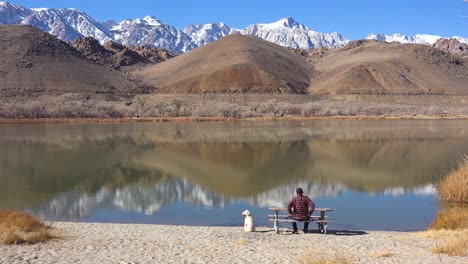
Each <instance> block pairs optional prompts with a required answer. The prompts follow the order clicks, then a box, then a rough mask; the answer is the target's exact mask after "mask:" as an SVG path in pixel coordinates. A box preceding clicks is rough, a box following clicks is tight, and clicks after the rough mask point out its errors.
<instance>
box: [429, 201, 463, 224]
mask: <svg viewBox="0 0 468 264" xmlns="http://www.w3.org/2000/svg"><path fill="white" fill-rule="evenodd" d="M463 228H468V208H466V207H459V206H456V207H449V208H447V209H443V210H441V211H440V212H439V213H438V214H437V217H436V220H435V221H434V223H432V225H431V229H434V230H442V229H447V230H457V229H463Z"/></svg>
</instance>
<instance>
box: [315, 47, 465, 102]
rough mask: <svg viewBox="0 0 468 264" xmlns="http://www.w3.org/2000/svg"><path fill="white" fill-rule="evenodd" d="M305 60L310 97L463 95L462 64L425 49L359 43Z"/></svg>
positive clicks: (324, 52)
mask: <svg viewBox="0 0 468 264" xmlns="http://www.w3.org/2000/svg"><path fill="white" fill-rule="evenodd" d="M308 56H309V61H310V62H311V63H312V64H313V66H314V68H315V70H317V71H318V72H319V74H317V75H316V76H314V77H313V79H312V81H311V86H310V90H309V91H310V93H312V94H403V95H405V94H468V85H467V84H468V65H467V63H466V62H464V61H463V59H461V58H460V57H457V56H453V55H452V54H450V53H448V52H444V51H441V50H438V49H435V48H433V47H429V46H425V45H415V44H400V43H385V42H378V41H364V40H361V41H353V42H351V43H350V44H348V45H347V46H346V47H344V48H342V49H335V50H322V51H321V52H314V53H309V55H308Z"/></svg>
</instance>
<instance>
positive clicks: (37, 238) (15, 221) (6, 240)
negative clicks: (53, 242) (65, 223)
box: [0, 210, 55, 245]
mask: <svg viewBox="0 0 468 264" xmlns="http://www.w3.org/2000/svg"><path fill="white" fill-rule="evenodd" d="M50 231H51V228H50V227H49V226H47V225H45V224H44V223H43V222H42V221H41V220H40V219H39V218H37V217H35V216H32V215H30V214H28V213H24V212H19V211H14V210H0V242H2V243H3V244H5V245H12V244H23V243H27V244H36V243H40V242H44V241H47V240H50V239H52V238H54V237H55V236H54V235H52V234H51V232H50Z"/></svg>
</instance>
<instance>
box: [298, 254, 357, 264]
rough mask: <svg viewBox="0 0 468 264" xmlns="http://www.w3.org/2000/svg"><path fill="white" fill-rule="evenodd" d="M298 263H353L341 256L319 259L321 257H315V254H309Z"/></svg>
mask: <svg viewBox="0 0 468 264" xmlns="http://www.w3.org/2000/svg"><path fill="white" fill-rule="evenodd" d="M300 263H303V264H351V263H353V261H352V260H351V259H349V258H346V257H344V256H341V255H336V256H334V257H321V256H317V255H316V254H311V253H309V254H307V255H305V256H303V257H302V258H301V260H300Z"/></svg>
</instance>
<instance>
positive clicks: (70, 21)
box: [0, 2, 112, 42]
mask: <svg viewBox="0 0 468 264" xmlns="http://www.w3.org/2000/svg"><path fill="white" fill-rule="evenodd" d="M0 24H21V25H30V26H33V27H36V28H39V29H41V30H43V31H46V32H48V33H50V34H52V35H55V36H57V37H58V38H60V39H62V40H65V41H73V40H75V39H76V38H79V37H83V36H91V37H93V38H95V39H97V40H99V41H101V42H105V41H107V40H110V39H112V38H111V36H110V35H109V30H108V29H107V28H106V27H105V26H104V25H103V24H101V23H100V22H98V21H96V20H94V19H93V18H92V17H91V16H89V15H88V14H86V13H84V12H81V11H78V10H76V9H53V8H30V9H29V8H25V7H22V6H19V5H14V4H10V3H8V2H0Z"/></svg>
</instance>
